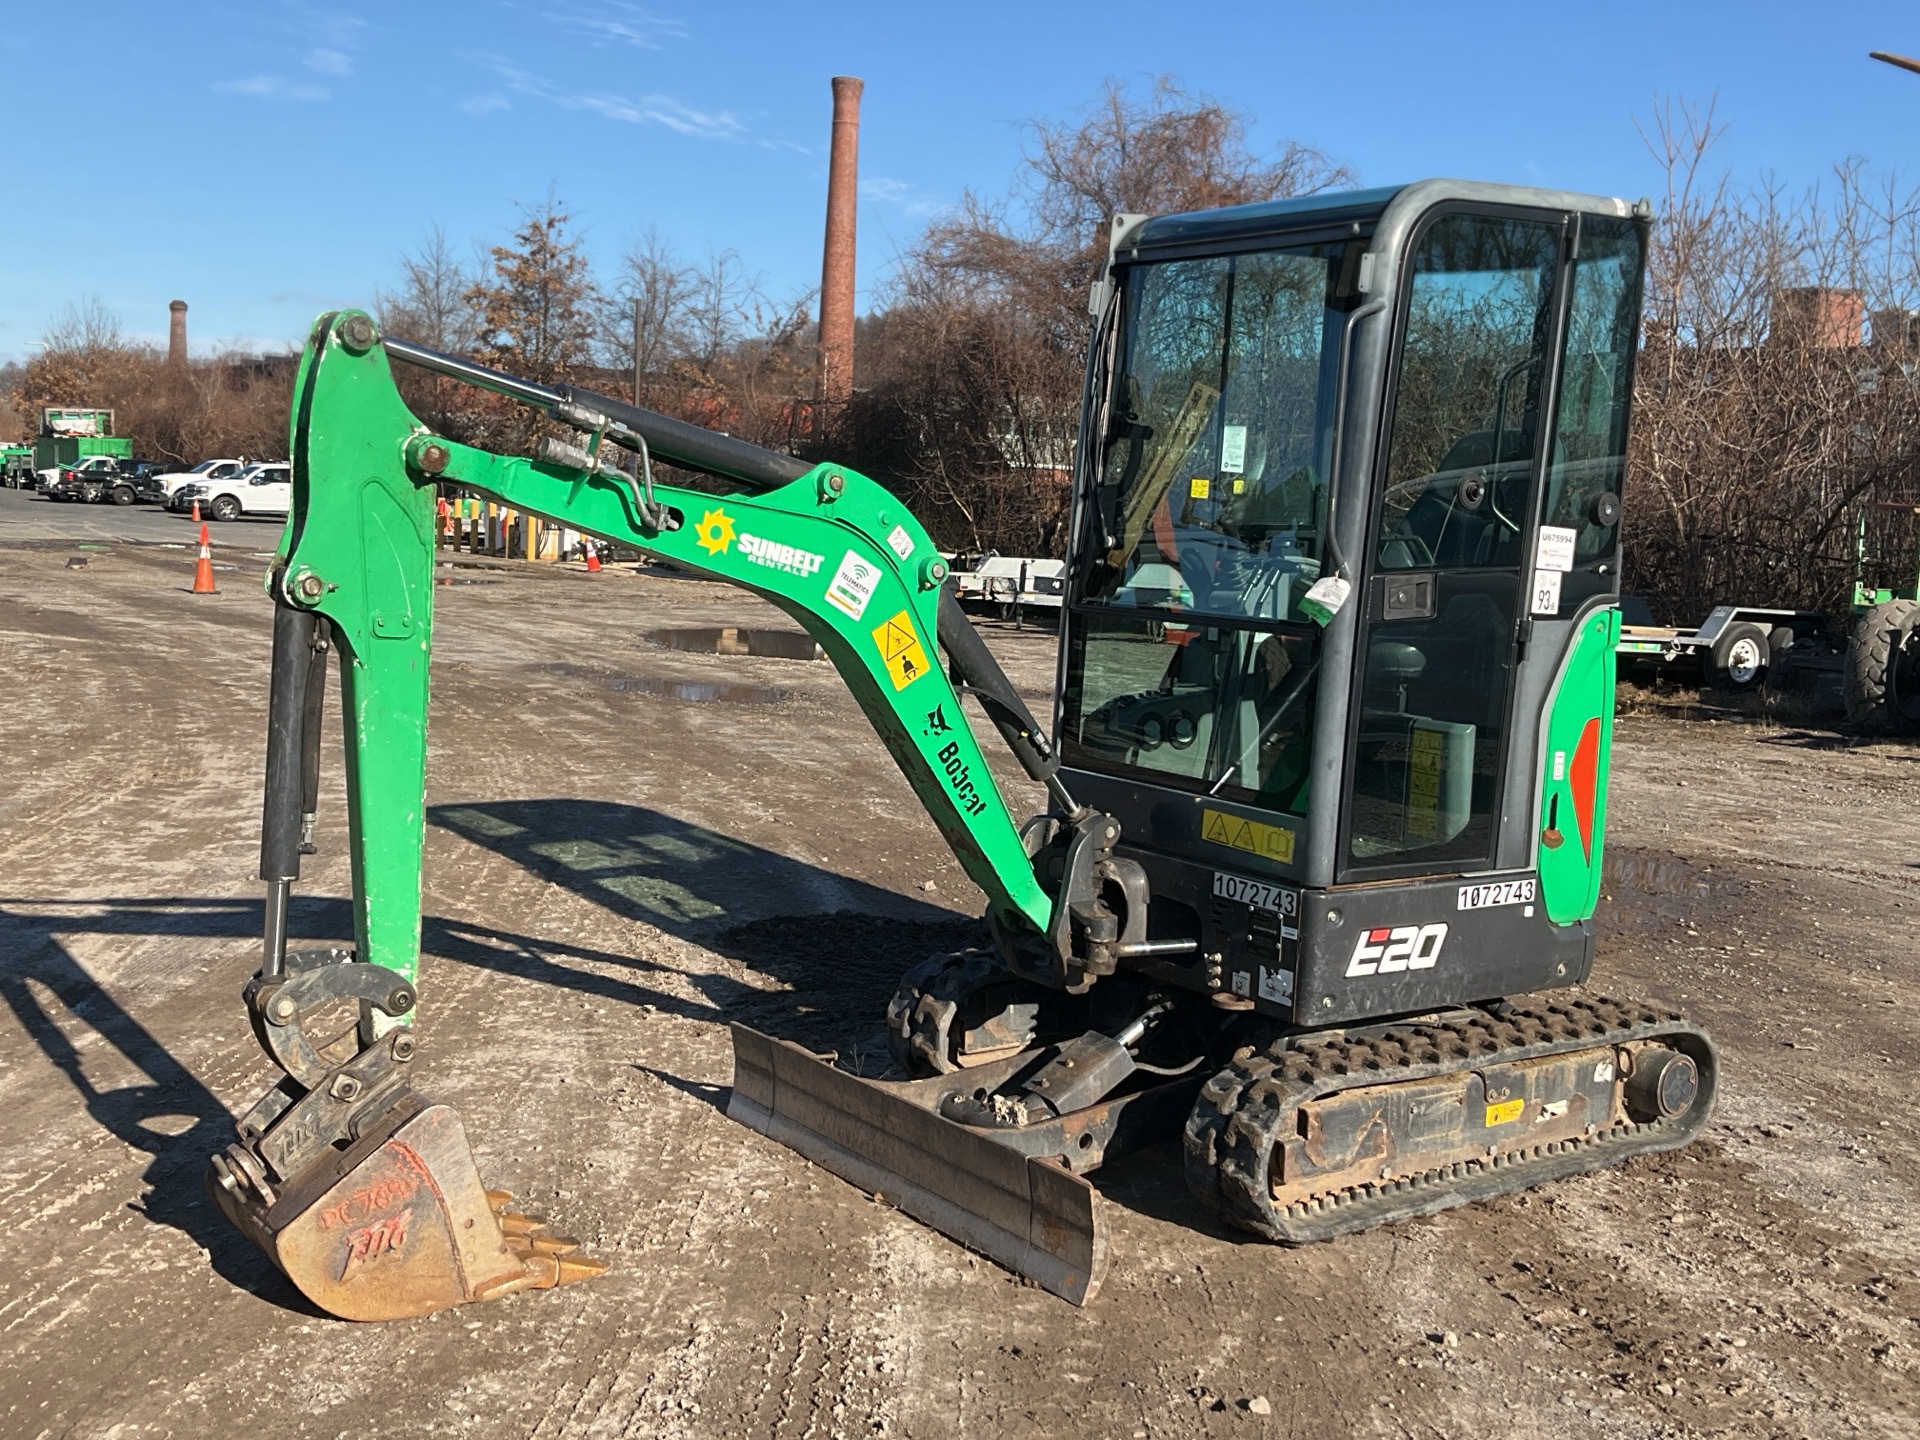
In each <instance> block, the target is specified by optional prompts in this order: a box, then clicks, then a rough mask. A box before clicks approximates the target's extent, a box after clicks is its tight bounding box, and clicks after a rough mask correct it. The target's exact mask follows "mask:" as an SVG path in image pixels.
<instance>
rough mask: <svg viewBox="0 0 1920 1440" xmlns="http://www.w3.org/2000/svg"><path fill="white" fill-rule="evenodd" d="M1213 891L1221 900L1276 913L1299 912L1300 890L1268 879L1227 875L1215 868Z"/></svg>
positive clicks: (1295, 913) (1291, 913)
mask: <svg viewBox="0 0 1920 1440" xmlns="http://www.w3.org/2000/svg"><path fill="white" fill-rule="evenodd" d="M1213 893H1214V894H1216V895H1218V896H1220V897H1221V898H1222V899H1223V900H1233V901H1236V902H1238V903H1239V904H1241V905H1252V906H1254V907H1255V908H1256V909H1260V910H1271V911H1273V913H1274V914H1276V915H1297V914H1299V912H1300V892H1299V891H1298V890H1289V889H1287V888H1286V887H1285V886H1284V885H1275V884H1274V883H1273V882H1272V881H1270V880H1249V879H1247V878H1246V876H1244V875H1229V874H1228V873H1227V872H1226V871H1224V870H1216V871H1214V872H1213Z"/></svg>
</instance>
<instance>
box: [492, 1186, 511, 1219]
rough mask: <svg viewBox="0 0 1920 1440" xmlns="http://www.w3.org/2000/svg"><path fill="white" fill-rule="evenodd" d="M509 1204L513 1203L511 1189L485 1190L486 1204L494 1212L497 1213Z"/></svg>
mask: <svg viewBox="0 0 1920 1440" xmlns="http://www.w3.org/2000/svg"><path fill="white" fill-rule="evenodd" d="M511 1204H513V1192H512V1191H511V1190H489V1191H487V1205H488V1208H490V1209H491V1210H492V1211H493V1213H494V1214H496V1215H498V1214H499V1213H500V1212H501V1211H502V1210H504V1209H506V1208H507V1207H508V1206H509V1205H511Z"/></svg>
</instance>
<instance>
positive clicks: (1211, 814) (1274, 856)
mask: <svg viewBox="0 0 1920 1440" xmlns="http://www.w3.org/2000/svg"><path fill="white" fill-rule="evenodd" d="M1200 838H1201V839H1202V840H1211V841H1212V842H1213V843H1214V844H1215V845H1226V846H1228V847H1230V848H1232V849H1234V850H1244V851H1246V852H1247V853H1248V854H1249V855H1258V856H1260V857H1262V858H1263V859H1267V860H1277V861H1279V862H1280V863H1281V864H1282V865H1290V864H1292V863H1293V832H1292V831H1291V830H1289V829H1287V828H1286V827H1285V826H1283V825H1262V824H1261V823H1260V822H1259V821H1258V820H1247V819H1243V818H1242V817H1241V816H1238V815H1229V814H1227V813H1226V812H1225V811H1224V810H1202V811H1201V812H1200Z"/></svg>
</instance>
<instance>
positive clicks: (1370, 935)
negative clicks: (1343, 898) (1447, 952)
mask: <svg viewBox="0 0 1920 1440" xmlns="http://www.w3.org/2000/svg"><path fill="white" fill-rule="evenodd" d="M1446 943H1447V927H1446V925H1445V924H1444V923H1441V924H1436V925H1395V926H1393V927H1392V928H1391V929H1377V930H1362V931H1361V932H1360V937H1359V939H1357V940H1356V941H1355V942H1354V945H1353V958H1352V959H1351V960H1350V961H1348V962H1347V978H1348V979H1349V980H1352V979H1356V978H1358V977H1359V976H1362V975H1394V974H1398V973H1399V972H1400V971H1402V970H1431V969H1432V968H1433V966H1434V963H1435V962H1436V961H1438V960H1439V958H1440V947H1441V946H1442V945H1445V944H1446Z"/></svg>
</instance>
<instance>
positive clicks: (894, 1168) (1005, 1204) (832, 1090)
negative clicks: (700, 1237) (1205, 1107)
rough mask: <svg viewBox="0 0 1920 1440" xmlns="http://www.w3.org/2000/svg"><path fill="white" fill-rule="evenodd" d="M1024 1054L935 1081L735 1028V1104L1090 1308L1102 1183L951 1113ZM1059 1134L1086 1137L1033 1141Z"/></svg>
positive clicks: (807, 1152) (1100, 1271) (1107, 1129)
mask: <svg viewBox="0 0 1920 1440" xmlns="http://www.w3.org/2000/svg"><path fill="white" fill-rule="evenodd" d="M1021 1063H1024V1062H1023V1061H1022V1059H1021V1058H1019V1057H1016V1058H1015V1059H1014V1060H1012V1061H1002V1062H998V1063H997V1064H995V1065H990V1066H985V1067H981V1068H979V1069H974V1070H969V1071H966V1072H965V1073H964V1074H963V1075H959V1076H954V1075H937V1076H933V1077H931V1078H930V1079H926V1080H909V1081H904V1082H885V1081H874V1080H864V1079H862V1078H861V1077H859V1076H857V1075H850V1074H848V1073H847V1072H845V1071H844V1070H838V1069H836V1068H834V1066H832V1065H831V1064H829V1063H827V1062H826V1061H825V1060H822V1059H820V1058H819V1057H818V1056H816V1055H813V1054H811V1053H810V1052H808V1051H806V1050H804V1049H802V1048H801V1047H800V1046H798V1045H794V1044H790V1043H788V1042H787V1041H784V1040H775V1039H774V1038H772V1037H771V1036H768V1035H762V1034H761V1033H760V1032H759V1031H757V1030H751V1029H749V1028H747V1027H746V1026H744V1025H735V1026H734V1027H733V1098H732V1099H731V1100H730V1101H729V1102H728V1104H727V1115H728V1117H729V1118H730V1119H733V1120H736V1121H738V1122H739V1123H740V1124H742V1125H745V1126H747V1127H748V1128H749V1129H751V1130H757V1131H759V1132H760V1133H761V1134H762V1135H765V1136H767V1137H769V1138H770V1139H773V1140H777V1141H779V1142H780V1143H781V1144H783V1145H786V1146H788V1147H789V1148H791V1149H794V1150H797V1151H799V1152H800V1154H802V1155H804V1156H806V1157H807V1159H809V1160H811V1161H813V1162H814V1164H816V1165H819V1166H822V1167H823V1168H825V1169H827V1170H831V1171H832V1172H833V1173H834V1174H835V1175H838V1176H839V1177H840V1178H841V1179H843V1180H847V1181H850V1182H852V1183H853V1184H855V1185H857V1186H859V1187H860V1188H861V1189H862V1190H865V1191H866V1192H868V1193H869V1194H870V1195H872V1196H874V1198H876V1199H879V1200H883V1201H885V1202H886V1203H887V1204H889V1205H893V1206H895V1207H897V1208H899V1209H901V1210H904V1211H905V1212H906V1213H907V1214H909V1215H911V1216H913V1217H914V1218H915V1219H916V1220H919V1221H921V1222H922V1223H924V1224H927V1225H931V1226H932V1227H933V1228H934V1229H936V1230H939V1231H941V1232H942V1233H944V1234H946V1235H949V1236H951V1237H952V1238H954V1239H955V1240H958V1241H959V1242H960V1243H961V1244H963V1245H965V1246H967V1247H968V1248H969V1249H971V1250H975V1251H978V1252H979V1253H980V1254H982V1255H985V1256H986V1257H987V1258H988V1259H990V1260H993V1261H995V1262H996V1263H998V1264H1000V1265H1003V1266H1005V1267H1006V1268H1007V1269H1009V1270H1012V1271H1014V1272H1015V1273H1017V1274H1020V1275H1024V1276H1026V1277H1027V1278H1028V1279H1030V1280H1032V1281H1033V1282H1034V1283H1035V1284H1037V1285H1039V1286H1040V1287H1041V1288H1042V1289H1045V1290H1050V1291H1052V1292H1053V1293H1054V1294H1055V1295H1058V1296H1060V1297H1061V1298H1062V1299H1065V1300H1070V1301H1072V1302H1073V1303H1074V1304H1076V1305H1084V1304H1086V1303H1088V1302H1089V1301H1091V1300H1092V1299H1093V1297H1094V1295H1095V1294H1096V1293H1097V1292H1098V1291H1099V1289H1100V1282H1101V1279H1102V1278H1103V1277H1104V1275H1105V1274H1106V1269H1107V1230H1106V1222H1105V1218H1104V1215H1103V1213H1102V1207H1103V1202H1102V1200H1101V1198H1100V1192H1099V1191H1098V1190H1096V1189H1094V1187H1093V1185H1092V1184H1091V1183H1089V1182H1088V1181H1087V1179H1086V1178H1085V1177H1084V1176H1081V1175H1077V1174H1075V1173H1073V1171H1071V1170H1069V1169H1068V1168H1067V1167H1066V1166H1065V1165H1064V1164H1063V1163H1062V1162H1061V1160H1060V1158H1059V1157H1058V1156H1055V1155H1044V1154H1033V1153H1026V1151H1025V1150H1023V1148H1022V1146H1021V1144H1020V1139H1019V1137H1018V1136H1017V1135H1015V1134H1013V1133H1010V1132H1000V1131H993V1132H989V1131H985V1130H981V1129H977V1128H974V1127H972V1126H968V1125H962V1124H958V1123H956V1122H954V1121H952V1120H949V1119H947V1118H946V1117H945V1116H944V1115H942V1114H941V1113H940V1106H941V1104H942V1103H943V1102H944V1101H946V1100H947V1099H948V1098H950V1097H951V1096H952V1095H953V1094H954V1093H955V1091H956V1090H958V1089H965V1090H966V1091H967V1092H968V1093H972V1092H973V1091H974V1090H975V1089H977V1088H987V1089H991V1088H992V1086H994V1085H995V1084H998V1083H1000V1082H1001V1081H1002V1080H1003V1079H1004V1078H1005V1077H1006V1075H1008V1074H1011V1073H1012V1072H1013V1071H1014V1070H1015V1069H1017V1068H1018V1067H1019V1065H1020V1064H1021ZM1181 1103H1182V1104H1184V1103H1185V1100H1184V1099H1183V1100H1182V1102H1181ZM1120 1105H1121V1102H1114V1105H1113V1106H1112V1107H1103V1108H1102V1110H1101V1113H1099V1114H1089V1115H1086V1116H1083V1117H1080V1118H1081V1120H1082V1122H1083V1123H1085V1124H1086V1125H1087V1126H1088V1128H1087V1129H1085V1130H1083V1131H1081V1132H1079V1133H1085V1134H1088V1135H1093V1136H1096V1137H1097V1139H1098V1143H1100V1144H1101V1146H1102V1149H1104V1146H1105V1144H1106V1143H1107V1139H1108V1136H1109V1135H1110V1133H1111V1129H1112V1127H1113V1126H1114V1124H1115V1123H1117V1122H1120V1121H1121V1120H1122V1115H1121V1110H1120ZM1047 1128H1049V1129H1052V1128H1053V1127H1047ZM1001 1137H1005V1138H1001ZM1093 1143H1094V1142H1090V1143H1089V1146H1088V1148H1089V1149H1091V1148H1092V1144H1093ZM1055 1144H1060V1145H1062V1146H1063V1147H1064V1148H1067V1149H1072V1148H1074V1147H1076V1146H1077V1144H1078V1141H1077V1137H1076V1136H1075V1135H1072V1134H1066V1133H1064V1132H1062V1133H1054V1134H1050V1135H1049V1136H1048V1137H1047V1138H1046V1139H1045V1140H1044V1141H1040V1142H1039V1143H1038V1144H1037V1145H1035V1146H1033V1147H1032V1148H1035V1149H1041V1148H1050V1147H1052V1146H1053V1145H1055Z"/></svg>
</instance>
